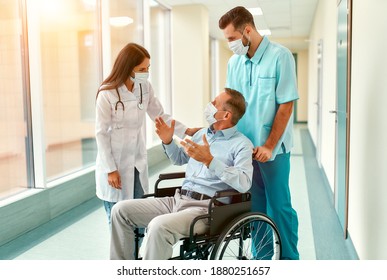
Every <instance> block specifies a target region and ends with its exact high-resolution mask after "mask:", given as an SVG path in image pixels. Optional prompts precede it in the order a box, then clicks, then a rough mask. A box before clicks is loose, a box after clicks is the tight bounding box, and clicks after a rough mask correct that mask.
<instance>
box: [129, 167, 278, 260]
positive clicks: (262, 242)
mask: <svg viewBox="0 0 387 280" xmlns="http://www.w3.org/2000/svg"><path fill="white" fill-rule="evenodd" d="M184 177H185V172H177V173H164V174H160V175H159V178H158V180H157V181H156V183H155V190H154V193H153V194H147V195H144V198H145V197H163V196H173V195H174V194H175V191H176V189H178V188H181V186H174V187H163V188H161V187H159V184H160V182H162V181H165V180H171V179H179V178H184ZM220 198H228V199H229V200H230V203H229V204H223V203H220V202H219V199H220ZM204 219H207V220H208V224H209V229H208V231H207V232H206V233H204V234H194V227H195V224H196V223H197V222H198V221H199V220H204ZM143 237H144V234H142V233H140V232H139V231H138V229H136V230H135V259H141V258H140V257H139V250H140V245H139V244H140V241H141V239H142V238H143ZM181 241H182V244H181V245H180V254H179V255H178V256H175V257H172V258H171V259H179V260H190V259H193V260H206V259H218V260H223V259H224V260H226V259H227V260H230V259H237V260H256V259H273V260H277V259H280V258H281V238H280V234H279V231H278V229H277V226H276V225H275V223H274V222H273V220H272V219H270V218H269V217H268V216H267V215H265V214H263V213H259V212H251V194H250V193H249V192H247V193H239V192H237V191H235V190H225V191H219V192H217V193H216V194H215V195H214V197H212V198H211V199H210V202H209V205H208V214H205V215H200V216H198V217H196V218H195V219H194V220H193V221H192V223H191V225H190V235H189V236H188V237H186V238H183V239H181Z"/></svg>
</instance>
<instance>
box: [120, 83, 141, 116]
mask: <svg viewBox="0 0 387 280" xmlns="http://www.w3.org/2000/svg"><path fill="white" fill-rule="evenodd" d="M116 92H117V95H118V101H117V102H116V106H115V107H114V109H115V111H116V113H117V108H118V105H121V106H122V110H124V111H125V105H124V103H123V102H122V101H121V95H120V93H119V92H118V89H117V88H116ZM137 107H138V109H140V110H142V109H144V105H143V104H142V86H141V84H140V101H139V102H138V104H137Z"/></svg>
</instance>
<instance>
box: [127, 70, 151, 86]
mask: <svg viewBox="0 0 387 280" xmlns="http://www.w3.org/2000/svg"><path fill="white" fill-rule="evenodd" d="M130 79H131V80H132V82H134V83H137V84H144V83H146V82H147V81H148V79H149V72H134V78H133V77H132V76H130Z"/></svg>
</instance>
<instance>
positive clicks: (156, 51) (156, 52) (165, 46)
mask: <svg viewBox="0 0 387 280" xmlns="http://www.w3.org/2000/svg"><path fill="white" fill-rule="evenodd" d="M149 7H150V11H149V13H150V15H149V20H150V23H149V26H150V30H149V33H150V42H149V45H150V47H149V49H148V50H149V53H150V55H151V67H150V76H151V83H152V86H153V89H154V91H155V95H156V96H157V98H158V99H159V100H160V102H161V104H162V105H163V108H164V111H165V112H166V113H168V114H171V113H172V112H171V108H172V100H171V97H172V96H171V95H172V94H171V92H172V89H171V79H172V77H171V73H172V71H171V34H170V30H171V26H170V24H171V12H170V10H169V9H167V8H165V7H164V6H162V5H160V4H158V3H157V2H156V1H150V5H149ZM147 122H148V123H147V129H148V131H147V134H148V137H147V147H148V148H150V147H152V146H154V145H155V144H156V143H159V142H160V139H159V137H158V136H157V134H156V133H155V125H154V123H153V121H151V120H150V119H149V118H148V119H147Z"/></svg>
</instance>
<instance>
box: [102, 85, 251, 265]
mask: <svg viewBox="0 0 387 280" xmlns="http://www.w3.org/2000/svg"><path fill="white" fill-rule="evenodd" d="M245 109H246V103H245V100H244V97H243V96H242V94H240V93H239V92H238V91H235V90H232V89H229V88H226V89H225V91H224V92H222V93H220V94H219V95H218V96H217V97H216V98H215V99H214V100H213V101H212V102H210V103H209V104H208V105H207V107H206V108H205V111H204V115H205V117H206V119H207V121H208V123H209V128H203V129H200V130H199V131H198V132H196V133H195V135H194V136H193V137H192V140H189V139H185V140H183V141H181V142H180V143H181V147H179V146H178V145H177V144H176V143H175V142H174V141H173V138H172V137H173V130H174V121H172V122H171V124H170V126H169V125H167V124H166V123H165V122H164V121H163V119H161V118H158V119H156V132H157V134H158V135H159V137H160V139H161V140H162V142H163V147H164V149H165V152H166V154H167V156H168V157H169V159H170V160H171V161H172V162H173V163H174V164H176V165H183V164H186V163H187V167H186V177H185V179H184V181H183V184H182V189H181V190H180V191H176V193H175V195H174V196H173V197H162V198H145V199H133V200H126V201H121V202H118V203H117V204H116V205H115V206H114V207H113V209H112V230H111V245H110V246H111V247H110V258H111V259H133V258H134V248H133V244H134V229H135V228H136V227H140V228H142V227H147V228H148V230H147V242H146V244H145V245H144V246H145V248H144V250H143V259H144V260H163V259H169V258H171V257H172V253H173V245H174V244H175V243H177V242H178V241H179V240H180V239H181V238H183V237H188V236H189V228H190V224H191V222H192V220H193V219H194V218H195V217H197V216H199V215H203V214H207V211H208V203H209V199H210V198H211V197H212V196H213V195H214V194H215V192H216V191H220V190H226V189H231V188H233V189H235V190H237V191H239V192H246V191H248V190H249V189H250V187H251V182H252V174H253V166H252V152H253V144H252V143H251V142H250V140H249V139H248V138H247V137H245V136H244V135H243V134H242V133H240V132H238V131H237V128H236V124H237V123H238V121H239V119H240V118H242V116H243V114H244V113H245ZM207 228H208V224H207V223H206V221H204V220H200V221H199V222H198V223H197V224H196V225H195V233H197V234H202V233H204V232H205V231H206V230H207Z"/></svg>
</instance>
